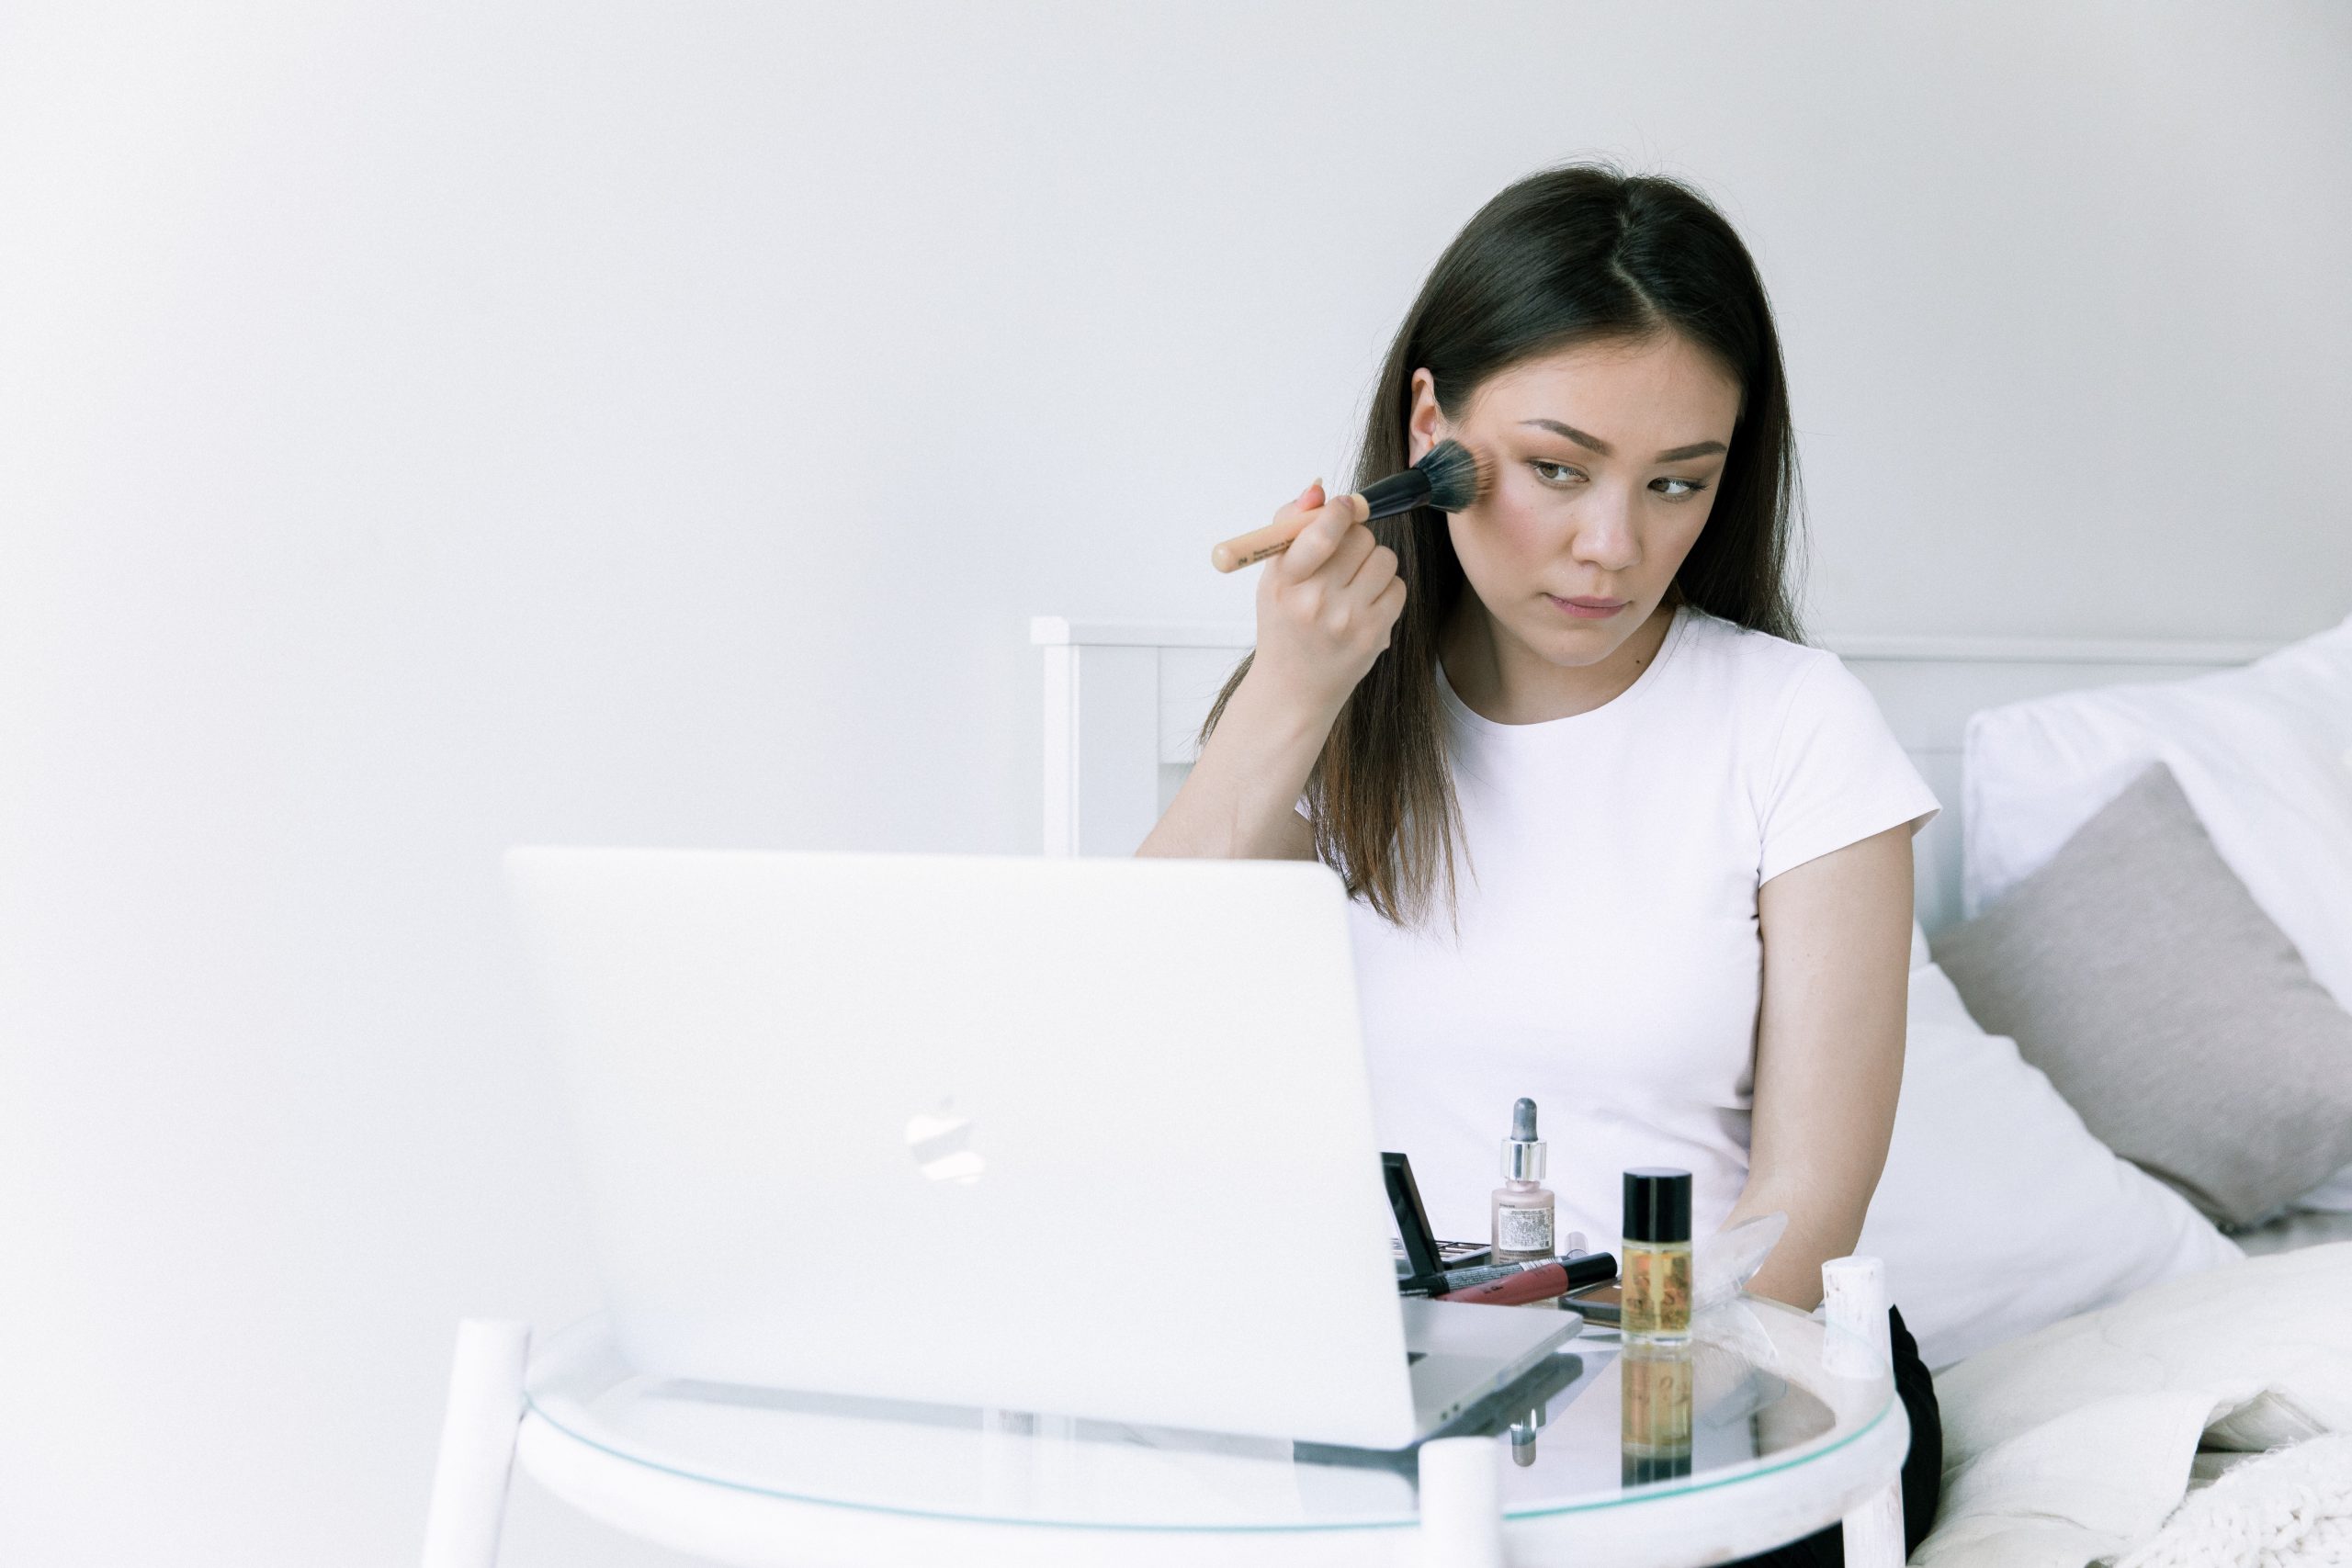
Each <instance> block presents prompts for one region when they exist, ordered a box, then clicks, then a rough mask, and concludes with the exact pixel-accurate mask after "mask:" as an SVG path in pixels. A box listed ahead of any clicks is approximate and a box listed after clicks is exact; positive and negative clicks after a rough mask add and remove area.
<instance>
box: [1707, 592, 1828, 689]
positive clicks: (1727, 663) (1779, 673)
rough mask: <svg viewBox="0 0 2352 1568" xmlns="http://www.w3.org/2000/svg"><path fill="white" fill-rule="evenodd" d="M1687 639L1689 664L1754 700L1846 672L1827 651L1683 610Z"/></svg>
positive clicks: (1720, 617) (1710, 616) (1718, 616)
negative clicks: (1821, 675)
mask: <svg viewBox="0 0 2352 1568" xmlns="http://www.w3.org/2000/svg"><path fill="white" fill-rule="evenodd" d="M1681 613H1682V621H1683V626H1682V636H1683V639H1684V643H1685V649H1686V651H1688V653H1689V654H1690V656H1691V664H1692V665H1693V666H1695V667H1696V668H1697V670H1698V671H1700V672H1701V673H1702V674H1703V675H1705V676H1707V677H1709V678H1711V680H1712V681H1713V682H1717V683H1721V684H1724V685H1728V686H1731V687H1733V688H1735V689H1736V690H1737V691H1738V692H1739V693H1740V694H1742V695H1743V696H1744V697H1749V698H1752V697H1753V696H1755V695H1756V694H1758V692H1759V691H1763V692H1773V693H1779V694H1788V693H1792V692H1793V691H1794V690H1795V689H1796V688H1797V687H1798V686H1799V685H1802V684H1804V682H1806V680H1807V679H1808V677H1817V675H1818V672H1819V671H1822V670H1824V669H1827V668H1832V667H1835V668H1838V669H1840V670H1842V669H1843V668H1844V664H1843V661H1841V660H1839V659H1838V656H1837V655H1836V654H1834V653H1832V652H1830V651H1829V650H1828V649H1826V648H1812V647H1809V646H1807V645H1806V644H1804V643H1801V642H1792V641H1790V640H1789V639H1788V638H1787V637H1775V636H1773V635H1772V634H1771V633H1770V632H1765V631H1758V630H1757V629H1756V628H1755V627H1753V626H1741V625H1740V624H1739V623H1738V622H1737V621H1731V620H1725V619H1724V617H1723V616H1721V615H1713V614H1711V613H1710V612H1708V611H1705V610H1702V609H1701V608H1699V606H1697V605H1696V604H1685V605H1683V606H1682V612H1681Z"/></svg>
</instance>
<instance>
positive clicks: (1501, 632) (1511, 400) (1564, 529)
mask: <svg viewBox="0 0 2352 1568" xmlns="http://www.w3.org/2000/svg"><path fill="white" fill-rule="evenodd" d="M1739 404H1740V389H1739V385H1738V383H1737V382H1736V381H1735V380H1734V379H1733V378H1731V376H1730V375H1729V374H1727V373H1726V372H1725V371H1724V368H1723V367H1722V366H1721V365H1720V364H1718V363H1717V362H1716V361H1715V360H1714V359H1713V358H1712V357H1711V356H1710V355H1707V354H1706V353H1705V352H1703V351H1702V350H1701V349H1699V348H1696V347H1694V346H1693V345H1692V344H1691V343H1690V342H1689V341H1687V340H1686V339H1684V338H1682V337H1680V336H1679V335H1677V334H1675V333H1657V335H1655V336H1651V337H1646V338H1637V339H1609V340H1605V341H1601V342H1597V343H1591V344H1582V345H1579V346H1577V347H1575V348H1570V349H1563V350H1561V351H1559V352H1558V353H1555V354H1550V355H1544V357H1542V358H1540V359H1532V360H1529V361H1527V362H1525V363H1523V364H1521V365H1517V366H1514V367H1511V368H1510V369H1508V370H1504V371H1501V372H1499V373H1498V374H1497V375H1495V376H1492V377H1490V378H1487V381H1486V382H1485V383H1484V384H1483V385H1481V386H1480V387H1478V388H1477V389H1476V391H1475V392H1474V393H1473V395H1472V397H1471V400H1470V404H1469V406H1468V407H1467V408H1466V409H1464V411H1463V415H1462V418H1461V420H1460V421H1459V422H1453V421H1449V420H1447V419H1446V417H1445V416H1444V414H1443V413H1442V412H1441V411H1440V410H1439V408H1438V406H1437V396H1436V392H1435V389H1434V383H1433V382H1432V381H1431V379H1430V373H1429V372H1428V371H1427V370H1416V371H1415V372H1414V373H1413V413H1412V421H1411V424H1410V428H1409V431H1408V434H1409V435H1410V437H1411V449H1412V456H1413V458H1414V460H1416V461H1419V458H1420V457H1422V456H1423V454H1425V453H1427V452H1428V451H1429V449H1430V447H1431V446H1435V445H1436V444H1437V443H1438V442H1440V441H1442V440H1444V439H1445V438H1447V437H1448V436H1451V437H1453V439H1454V440H1456V441H1459V442H1461V443H1462V444H1463V445H1464V446H1467V447H1469V448H1470V449H1471V450H1472V451H1474V452H1477V453H1480V454H1482V455H1484V456H1485V457H1487V458H1489V459H1490V460H1491V461H1492V462H1493V463H1494V465H1495V480H1494V484H1493V487H1492V488H1491V489H1490V490H1489V491H1487V494H1486V495H1485V496H1484V497H1482V498H1481V499H1480V500H1479V501H1478V502H1477V503H1476V505H1473V506H1472V507H1470V508H1469V509H1468V510H1466V511H1464V512H1459V513H1453V514H1452V516H1451V518H1450V525H1449V526H1450V532H1451V534H1452V536H1453V550H1454V554H1455V555H1457V556H1458V557H1460V558H1461V560H1462V570H1463V572H1464V575H1466V576H1467V577H1468V578H1469V580H1470V586H1471V588H1472V589H1473V590H1474V591H1475V592H1476V594H1477V596H1478V599H1479V601H1480V603H1482V604H1484V605H1485V606H1486V608H1487V614H1488V615H1490V616H1491V617H1492V618H1493V621H1494V623H1495V630H1496V634H1497V637H1498V641H1501V640H1504V639H1508V640H1510V641H1512V642H1516V643H1519V644H1521V645H1523V646H1524V648H1525V649H1527V650H1529V651H1530V652H1532V653H1533V654H1534V655H1535V656H1536V658H1538V659H1539V660H1543V661H1544V662H1545V663H1548V664H1553V665H1563V666H1566V665H1587V664H1595V663H1598V662H1600V660H1604V659H1606V658H1608V657H1609V656H1610V655H1611V653H1613V652H1615V651H1616V650H1617V649H1618V647H1619V646H1620V645H1621V644H1623V642H1624V641H1625V639H1626V638H1627V637H1631V636H1632V635H1633V634H1634V631H1635V630H1637V629H1638V628H1639V627H1640V626H1642V625H1643V623H1644V622H1645V621H1647V620H1648V619H1649V617H1650V614H1651V612H1652V611H1654V610H1656V609H1657V606H1658V604H1659V603H1660V602H1661V601H1662V600H1663V599H1664V598H1665V596H1666V591H1667V589H1668V586H1669V585H1670V584H1671V583H1672V582H1673V581H1674V574H1675V571H1676V570H1677V569H1679V567H1680V566H1681V565H1682V558H1683V557H1685V556H1686V555H1689V554H1690V553H1691V545H1692V544H1693V543H1694V542H1696V541H1697V539H1698V537H1699V530H1700V529H1701V528H1702V527H1703V526H1705V525H1706V521H1707V513H1709V512H1710V511H1712V510H1713V506H1714V500H1715V481H1716V479H1718V478H1719V477H1720V476H1721V475H1722V472H1723V467H1724V454H1725V452H1726V451H1727V450H1728V449H1729V447H1730V446H1731V438H1732V425H1733V423H1734V421H1736V419H1737V418H1738V416H1739Z"/></svg>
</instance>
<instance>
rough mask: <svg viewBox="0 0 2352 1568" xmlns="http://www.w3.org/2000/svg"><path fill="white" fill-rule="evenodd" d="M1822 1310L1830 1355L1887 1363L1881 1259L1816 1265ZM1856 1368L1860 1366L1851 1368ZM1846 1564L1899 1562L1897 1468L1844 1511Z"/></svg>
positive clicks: (1853, 1567) (1868, 1566)
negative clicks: (1829, 1338)
mask: <svg viewBox="0 0 2352 1568" xmlns="http://www.w3.org/2000/svg"><path fill="white" fill-rule="evenodd" d="M1821 1292H1822V1301H1823V1303H1824V1305H1825V1306H1826V1309H1827V1310H1826V1313H1825V1314H1824V1315H1825V1316H1826V1317H1827V1319H1828V1320H1829V1331H1830V1333H1831V1335H1832V1336H1833V1337H1835V1338H1834V1339H1833V1343H1832V1346H1831V1352H1832V1354H1831V1359H1833V1360H1835V1359H1838V1356H1839V1354H1840V1353H1841V1352H1842V1353H1843V1354H1845V1355H1854V1354H1860V1356H1861V1357H1863V1358H1864V1359H1865V1360H1866V1361H1867V1363H1868V1365H1869V1366H1870V1367H1875V1368H1882V1369H1891V1367H1892V1365H1893V1362H1894V1346H1893V1344H1892V1342H1891V1337H1890V1336H1889V1334H1888V1331H1887V1321H1886V1265H1885V1264H1884V1263H1883V1262H1882V1261H1881V1260H1880V1259H1878V1258H1831V1259H1830V1260H1829V1261H1828V1262H1826V1263H1825V1264H1823V1265H1822V1266H1821ZM1857 1370H1858V1371H1860V1370H1863V1369H1860V1368H1857ZM1845 1529H1846V1563H1847V1568H1902V1564H1903V1489H1902V1476H1901V1474H1900V1472H1898V1473H1897V1474H1896V1475H1895V1477H1894V1479H1893V1480H1891V1481H1889V1482H1888V1483H1887V1484H1886V1485H1884V1486H1883V1487H1881V1488H1880V1489H1879V1490H1878V1491H1876V1492H1874V1493H1872V1494H1871V1495H1870V1496H1869V1497H1868V1498H1867V1499H1865V1500H1864V1501H1863V1503H1862V1506H1860V1507H1859V1508H1856V1509H1855V1510H1854V1511H1853V1512H1852V1513H1850V1514H1848V1515H1847V1516H1846V1527H1845Z"/></svg>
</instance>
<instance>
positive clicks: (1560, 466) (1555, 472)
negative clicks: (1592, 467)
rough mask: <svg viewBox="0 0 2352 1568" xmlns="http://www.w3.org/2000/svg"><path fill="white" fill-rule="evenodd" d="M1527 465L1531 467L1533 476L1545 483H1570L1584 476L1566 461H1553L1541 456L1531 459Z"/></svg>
mask: <svg viewBox="0 0 2352 1568" xmlns="http://www.w3.org/2000/svg"><path fill="white" fill-rule="evenodd" d="M1528 467H1530V468H1533V469H1534V470H1535V477H1536V478H1537V479H1542V480H1543V481H1544V483H1545V484H1547V485H1564V484H1571V483H1574V482H1575V481H1576V480H1577V479H1582V478H1584V475H1582V474H1581V473H1579V472H1577V470H1576V469H1574V468H1570V467H1569V466H1568V465H1567V464H1566V463H1555V462H1551V461H1548V460H1547V459H1545V458H1543V457H1537V458H1533V459H1532V460H1531V461H1530V462H1529V464H1528Z"/></svg>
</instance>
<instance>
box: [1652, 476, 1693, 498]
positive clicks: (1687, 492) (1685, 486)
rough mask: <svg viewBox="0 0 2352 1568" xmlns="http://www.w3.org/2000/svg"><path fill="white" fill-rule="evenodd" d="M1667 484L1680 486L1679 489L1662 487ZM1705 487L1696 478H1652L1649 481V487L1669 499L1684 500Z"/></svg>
mask: <svg viewBox="0 0 2352 1568" xmlns="http://www.w3.org/2000/svg"><path fill="white" fill-rule="evenodd" d="M1668 485H1679V486H1681V487H1682V488H1681V489H1679V490H1668V489H1664V488H1662V487H1664V486H1668ZM1706 488H1707V487H1706V485H1705V484H1704V483H1703V482H1702V481H1701V480H1698V479H1652V480H1651V481H1650V489H1652V490H1654V491H1657V492H1658V494H1660V495H1662V496H1665V497H1666V498H1667V499H1668V500H1669V501H1682V500H1686V499H1688V498H1689V497H1691V496H1694V495H1696V494H1698V493H1699V492H1700V491H1702V490H1704V489H1706Z"/></svg>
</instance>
